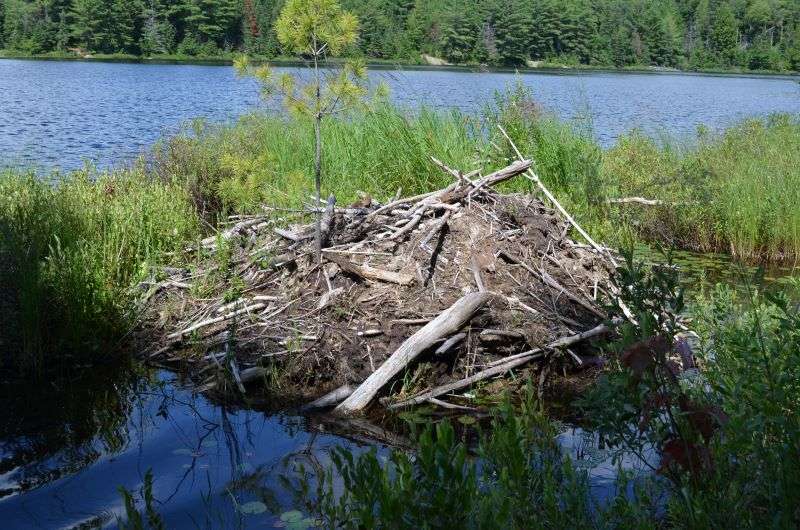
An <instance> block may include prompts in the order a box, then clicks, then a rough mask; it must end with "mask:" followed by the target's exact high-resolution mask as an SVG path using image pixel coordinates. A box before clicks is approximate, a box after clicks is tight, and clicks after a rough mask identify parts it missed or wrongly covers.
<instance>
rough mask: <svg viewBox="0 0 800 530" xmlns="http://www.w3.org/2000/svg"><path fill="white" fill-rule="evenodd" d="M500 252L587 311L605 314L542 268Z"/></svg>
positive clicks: (601, 315)
mask: <svg viewBox="0 0 800 530" xmlns="http://www.w3.org/2000/svg"><path fill="white" fill-rule="evenodd" d="M500 254H501V255H502V256H504V257H505V258H506V259H508V260H509V261H510V262H512V263H516V264H517V265H519V266H520V267H522V268H523V269H525V270H526V271H528V272H530V273H531V274H533V275H534V276H538V277H539V278H540V279H541V280H542V281H543V282H544V283H545V285H548V286H550V287H552V288H553V289H556V290H557V291H559V294H563V295H565V296H566V297H567V298H569V299H570V300H572V301H573V302H575V303H576V304H578V305H580V306H581V307H584V308H585V309H587V310H588V311H591V312H592V313H594V314H595V315H597V316H599V317H600V318H605V315H604V314H603V313H602V312H601V311H600V310H599V309H597V308H596V307H594V306H593V305H592V304H590V303H589V302H587V301H586V300H583V299H582V298H580V297H579V296H577V295H575V294H572V293H571V292H569V291H568V290H567V289H566V287H564V286H563V285H561V284H560V283H558V282H557V281H556V280H555V278H553V277H552V276H550V275H549V274H548V273H547V272H545V271H543V270H542V271H537V270H535V269H534V268H533V267H531V266H530V265H528V264H527V263H524V262H523V261H522V260H521V259H519V258H517V257H516V256H512V255H511V254H509V253H508V252H501V253H500Z"/></svg>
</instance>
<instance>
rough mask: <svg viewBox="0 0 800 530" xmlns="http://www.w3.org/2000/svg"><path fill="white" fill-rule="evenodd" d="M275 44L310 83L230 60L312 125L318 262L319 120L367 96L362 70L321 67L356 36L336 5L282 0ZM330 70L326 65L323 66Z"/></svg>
mask: <svg viewBox="0 0 800 530" xmlns="http://www.w3.org/2000/svg"><path fill="white" fill-rule="evenodd" d="M276 32H277V35H278V40H279V41H280V43H281V44H282V45H283V46H284V48H285V49H286V50H287V51H288V52H291V53H294V54H297V55H300V56H301V57H305V58H308V59H309V61H310V66H311V68H312V79H311V80H310V81H307V82H305V83H304V82H303V80H301V79H300V76H293V75H292V74H289V73H285V74H283V75H280V76H277V77H276V76H274V75H273V72H272V70H271V69H270V68H269V66H260V67H256V68H251V67H250V65H249V61H248V60H247V58H246V57H241V58H238V59H237V60H236V63H235V66H236V69H237V71H239V72H240V73H242V74H251V75H254V76H255V77H256V79H258V80H259V81H260V82H261V85H262V89H263V90H262V93H263V94H264V95H265V96H267V97H271V96H273V95H275V94H276V93H277V94H280V95H282V96H283V101H284V104H285V106H286V107H287V109H288V110H289V111H290V112H292V113H294V114H296V115H299V116H304V117H309V118H311V119H312V121H313V124H314V140H315V151H314V188H315V192H316V193H315V196H316V199H317V204H316V205H315V210H316V211H317V215H316V218H317V222H316V250H317V259H318V260H320V261H321V260H322V231H321V218H322V215H321V212H320V211H319V205H320V202H321V195H322V155H323V153H322V148H323V146H322V121H323V120H324V119H325V117H327V116H330V115H333V114H337V113H339V112H342V111H343V110H345V109H347V108H351V107H353V106H354V105H357V104H358V103H359V102H360V101H362V100H363V98H364V97H366V95H367V93H368V92H367V87H366V67H365V66H364V64H363V63H362V62H347V63H345V64H344V66H342V67H341V68H339V69H335V70H334V69H331V68H325V69H324V70H323V66H325V63H326V62H327V59H328V58H329V57H335V56H339V55H341V54H342V53H343V52H345V50H346V49H347V48H348V46H351V45H352V44H354V43H355V42H356V39H357V37H358V20H357V19H356V18H355V16H353V15H352V14H351V13H349V12H347V11H344V10H343V9H342V8H341V6H340V5H339V2H338V1H337V0H287V2H286V5H285V6H284V8H283V11H281V15H280V17H279V18H278V21H277V23H276ZM328 66H330V65H328Z"/></svg>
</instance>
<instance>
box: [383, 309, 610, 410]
mask: <svg viewBox="0 0 800 530" xmlns="http://www.w3.org/2000/svg"><path fill="white" fill-rule="evenodd" d="M610 330H611V328H609V327H608V326H607V325H605V324H601V325H600V326H597V327H596V328H594V329H590V330H589V331H586V332H584V333H579V334H577V335H572V336H569V337H563V338H561V339H558V340H557V341H555V342H552V343H550V344H548V345H547V346H545V347H544V348H537V349H535V350H531V351H528V352H524V353H519V354H517V355H512V356H511V357H506V358H505V359H500V360H499V361H497V362H496V363H494V364H495V366H492V367H490V368H487V369H485V370H482V371H480V372H478V373H476V374H474V375H472V376H470V377H467V378H465V379H461V380H459V381H455V382H454V383H450V384H447V385H443V386H440V387H436V388H434V389H433V390H429V391H428V392H423V393H422V394H419V395H417V396H415V397H413V398H410V399H406V400H404V401H400V402H398V403H392V404H391V405H389V409H390V410H395V409H399V408H404V407H411V406H414V405H419V404H421V403H425V402H426V401H430V400H431V399H435V398H437V397H439V396H442V395H444V394H449V393H450V392H454V391H456V390H460V389H462V388H466V387H469V386H472V385H474V384H475V383H477V382H479V381H483V380H484V379H489V378H490V377H495V376H498V375H502V374H504V373H506V372H508V371H509V370H513V369H514V368H517V367H519V366H522V365H524V364H527V363H529V362H531V361H534V360H536V359H541V358H542V357H544V355H545V352H546V351H549V350H555V349H558V348H565V347H567V346H572V345H573V344H577V343H579V342H582V341H584V340H587V339H590V338H593V337H598V336H600V335H605V334H606V333H608V332H609V331H610Z"/></svg>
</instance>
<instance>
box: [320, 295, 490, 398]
mask: <svg viewBox="0 0 800 530" xmlns="http://www.w3.org/2000/svg"><path fill="white" fill-rule="evenodd" d="M491 299H492V295H491V294H489V293H471V294H468V295H466V296H464V297H462V298H461V299H459V300H458V301H457V302H456V303H455V304H453V305H452V306H450V308H448V309H447V310H446V311H444V312H443V313H442V314H440V315H439V316H438V317H436V318H435V319H434V320H433V321H431V322H430V323H428V324H427V325H426V326H425V327H423V328H422V329H420V330H419V331H417V332H416V333H415V334H414V335H412V336H411V337H410V338H409V339H408V340H406V341H405V342H404V343H403V344H402V345H401V346H400V347H399V348H398V349H397V351H395V352H394V353H393V354H392V356H391V357H389V359H387V360H386V362H384V363H383V364H382V365H381V367H380V368H378V369H377V370H376V371H375V372H374V373H373V374H372V375H371V376H369V378H367V380H366V381H364V382H363V383H362V384H361V386H359V387H358V388H357V389H356V391H355V392H353V395H352V396H350V397H349V398H347V400H345V402H344V403H342V404H341V405H339V406H338V407H337V408H336V413H337V414H353V413H356V412H359V411H361V410H363V409H364V408H366V407H367V405H369V404H370V402H371V401H372V399H373V398H374V397H375V395H376V394H377V393H378V392H379V391H380V390H381V388H383V387H384V385H386V384H387V383H388V382H389V381H390V380H392V379H393V378H394V377H395V376H396V375H397V374H399V373H400V372H401V371H403V369H405V368H406V367H407V366H408V365H409V364H410V363H411V362H412V361H413V360H414V359H416V358H417V357H418V356H419V355H420V354H421V353H422V352H424V351H426V350H428V349H429V348H430V347H432V346H433V345H434V344H435V343H436V342H437V341H438V340H440V339H442V338H444V337H447V336H449V335H452V334H453V333H455V332H456V331H458V330H459V329H460V328H461V327H462V326H463V325H464V324H465V323H466V322H467V321H469V320H470V319H471V318H472V316H473V315H474V314H475V312H476V311H478V310H479V309H480V308H481V307H483V306H484V305H486V304H487V303H488V302H489V300H491ZM434 397H435V396H434Z"/></svg>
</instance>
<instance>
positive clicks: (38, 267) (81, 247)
mask: <svg viewBox="0 0 800 530" xmlns="http://www.w3.org/2000/svg"><path fill="white" fill-rule="evenodd" d="M197 231H198V223H197V220H196V216H195V215H194V213H193V211H192V209H191V207H190V205H189V201H188V200H187V198H186V193H185V191H184V189H183V188H182V187H181V186H178V185H174V184H165V183H161V182H153V181H151V180H148V179H147V178H146V177H144V176H143V174H142V173H141V172H139V171H136V170H131V171H128V170H125V171H117V172H114V173H105V174H100V175H96V174H94V172H92V171H91V170H84V171H79V172H76V173H73V174H70V175H68V176H65V177H63V178H58V180H56V181H47V180H44V179H42V178H40V177H37V176H36V175H34V174H23V175H20V174H16V173H6V174H4V175H2V176H0V234H2V238H1V239H0V279H1V280H2V282H1V283H0V285H2V291H1V294H0V297H1V298H0V300H2V303H3V304H4V305H5V306H6V307H5V308H4V309H6V311H4V315H5V318H6V322H5V323H4V324H5V325H4V326H3V329H2V330H0V333H2V335H3V337H2V339H3V340H4V342H6V343H7V344H10V345H12V347H9V348H6V349H5V351H6V352H7V355H8V357H7V358H6V359H4V361H10V362H12V363H15V364H17V363H16V361H20V360H22V361H23V362H22V363H20V364H24V365H26V366H28V367H32V368H43V367H45V365H51V364H55V363H57V362H58V361H60V360H63V355H62V354H66V353H70V354H89V356H90V357H91V356H103V355H105V354H108V353H110V351H109V350H110V349H111V348H112V347H113V346H114V343H115V341H116V340H118V339H119V338H120V335H121V334H122V333H123V332H124V331H125V329H126V326H127V325H128V324H129V319H128V317H129V316H130V313H129V311H130V309H131V306H130V301H131V300H132V298H133V296H134V294H135V292H134V291H133V290H132V287H133V286H134V284H135V283H136V282H137V280H140V279H143V278H144V277H145V276H146V275H147V274H148V272H149V271H148V269H149V266H150V265H155V264H157V263H160V262H161V261H162V259H163V256H164V253H165V252H167V251H172V250H177V249H180V248H181V245H183V244H185V242H186V241H187V240H191V239H193V238H194V237H195V234H197ZM53 352H58V355H55V356H53V355H50V354H52V353H53ZM67 362H70V361H67Z"/></svg>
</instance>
